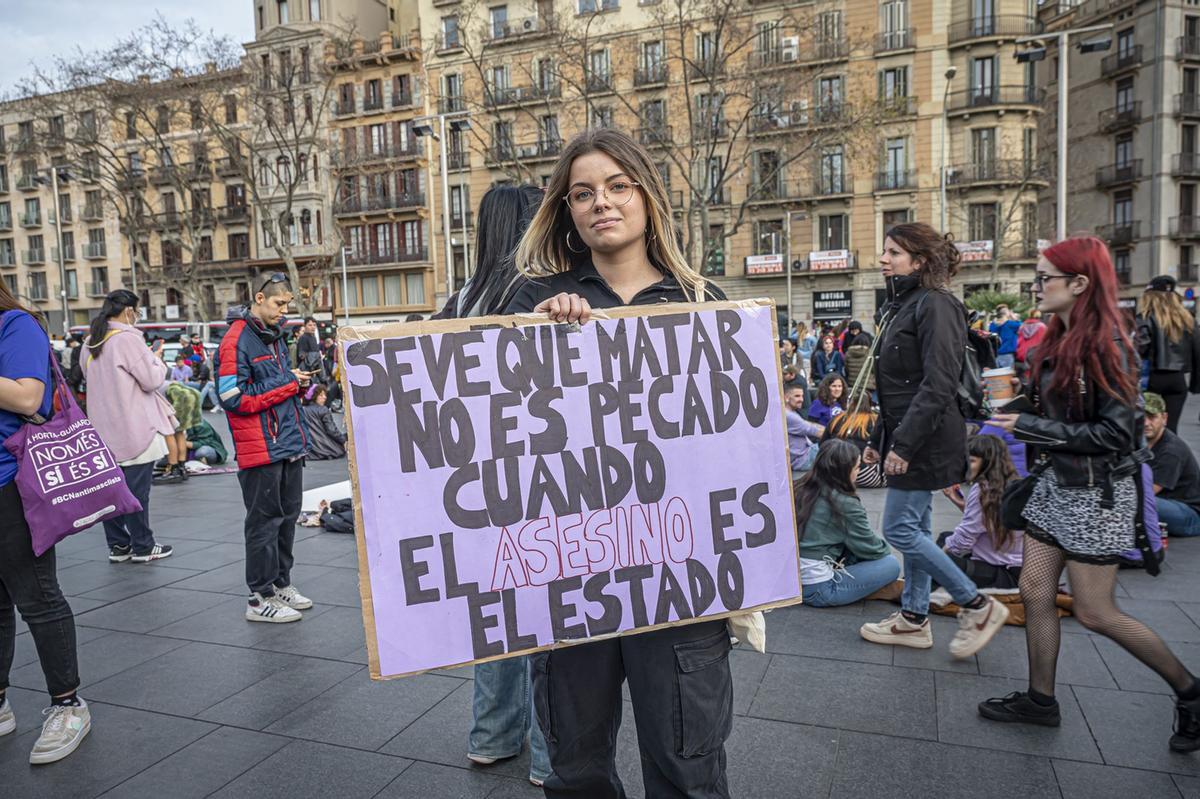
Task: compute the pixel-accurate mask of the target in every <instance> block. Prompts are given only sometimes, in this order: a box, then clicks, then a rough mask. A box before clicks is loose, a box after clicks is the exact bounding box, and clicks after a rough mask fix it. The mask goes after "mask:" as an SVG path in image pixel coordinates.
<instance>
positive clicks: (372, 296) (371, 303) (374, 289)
mask: <svg viewBox="0 0 1200 799" xmlns="http://www.w3.org/2000/svg"><path fill="white" fill-rule="evenodd" d="M359 286H360V287H361V288H362V304H363V307H365V308H375V307H377V306H378V305H379V277H378V276H377V275H367V276H364V277H361V278H359Z"/></svg>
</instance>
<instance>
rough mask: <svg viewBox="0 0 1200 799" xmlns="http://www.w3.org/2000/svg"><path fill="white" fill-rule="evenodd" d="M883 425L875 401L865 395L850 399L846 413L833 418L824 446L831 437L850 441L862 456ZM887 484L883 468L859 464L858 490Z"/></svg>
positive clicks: (826, 430)
mask: <svg viewBox="0 0 1200 799" xmlns="http://www.w3.org/2000/svg"><path fill="white" fill-rule="evenodd" d="M878 422H879V414H877V413H875V411H874V409H872V408H871V398H870V397H868V396H867V395H865V394H863V395H861V396H859V397H858V399H857V400H853V399H852V400H848V401H847V406H846V410H845V412H843V413H839V414H838V415H837V416H835V417H833V420H832V421H830V423H829V425H828V426H827V427H826V428H825V434H824V435H823V436H822V437H821V441H822V443H824V442H826V441H828V440H829V439H831V438H840V439H842V440H844V441H849V442H850V443H851V444H853V445H854V446H856V447H858V451H859V453H860V454H861V453H862V452H863V451H864V450H866V448H867V445H868V444H869V443H870V441H871V436H872V434H874V432H875V425H876V424H877V423H878ZM886 484H887V480H886V478H885V477H884V476H883V467H882V466H881V465H880V464H878V463H872V464H866V463H860V464H859V465H858V476H857V477H856V478H855V481H854V486H855V488H883V487H884V486H885V485H886Z"/></svg>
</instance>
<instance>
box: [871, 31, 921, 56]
mask: <svg viewBox="0 0 1200 799" xmlns="http://www.w3.org/2000/svg"><path fill="white" fill-rule="evenodd" d="M916 46H917V29H916V28H901V29H900V30H895V31H883V32H881V33H879V34H877V35H876V36H875V52H876V53H890V52H892V51H894V50H908V49H910V48H913V47H916Z"/></svg>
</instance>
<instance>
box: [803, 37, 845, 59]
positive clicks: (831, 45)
mask: <svg viewBox="0 0 1200 799" xmlns="http://www.w3.org/2000/svg"><path fill="white" fill-rule="evenodd" d="M849 57H850V40H849V39H846V38H844V37H822V38H818V39H817V40H816V41H813V42H812V43H811V44H809V46H808V47H807V49H806V48H805V47H804V46H803V45H801V47H800V58H799V60H800V61H804V62H806V63H811V62H814V61H841V60H842V59H846V58H849Z"/></svg>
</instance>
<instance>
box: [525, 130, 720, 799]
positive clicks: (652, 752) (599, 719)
mask: <svg viewBox="0 0 1200 799" xmlns="http://www.w3.org/2000/svg"><path fill="white" fill-rule="evenodd" d="M516 264H517V268H518V269H519V270H520V271H521V272H522V273H523V274H524V275H525V276H526V277H529V278H530V280H529V281H527V282H526V283H525V284H524V285H523V286H521V288H520V289H518V291H517V294H516V296H515V297H514V298H513V300H512V302H510V303H509V304H508V307H507V309H506V311H507V312H508V313H529V312H534V313H546V314H548V315H549V316H550V318H551V319H553V320H554V321H557V322H579V323H581V324H582V323H585V322H587V321H588V319H589V318H590V317H591V309H592V308H593V307H596V308H611V307H615V306H622V305H640V306H649V305H660V304H662V303H663V302H703V301H705V300H720V299H724V298H725V297H724V294H723V293H722V292H721V290H720V289H718V288H717V287H716V286H713V285H711V284H709V283H708V281H707V280H705V278H704V277H703V276H701V275H700V274H699V273H698V272H697V271H696V270H695V269H694V268H693V267H692V266H691V264H689V263H688V261H687V259H686V258H685V257H684V255H683V253H682V252H681V250H680V248H679V244H678V242H677V240H676V237H675V222H674V219H673V218H672V213H671V206H670V200H669V199H668V194H667V190H666V188H665V187H664V185H663V181H662V177H661V174H660V173H659V171H658V168H657V167H656V166H655V163H654V160H653V159H652V158H651V156H650V153H649V152H647V151H646V149H645V148H644V147H642V146H641V145H639V144H637V143H636V142H635V141H634V140H633V139H632V138H630V136H629V135H628V134H627V133H624V132H622V131H619V130H615V129H612V128H596V129H591V130H588V131H586V132H584V133H581V134H579V135H577V136H576V137H575V138H573V139H572V140H571V141H570V142H569V143H568V144H567V145H566V147H565V148H564V150H563V152H562V154H561V155H560V156H559V159H558V161H557V162H556V163H555V165H554V170H553V172H552V173H551V176H550V181H549V185H548V186H547V188H546V195H545V200H544V202H543V203H542V205H541V207H540V208H539V209H538V212H537V215H536V216H535V217H534V219H533V222H532V223H531V224H530V226H529V229H528V230H527V231H526V232H525V235H524V236H523V237H522V239H521V243H520V246H519V247H518V248H517V256H516ZM729 650H730V642H729V631H728V629H727V627H726V623H725V620H724V619H720V620H712V621H701V622H695V623H692V624H685V625H677V626H671V627H665V628H663V629H660V630H653V631H650V632H643V633H639V634H637V635H628V636H618V637H611V638H607V639H605V640H600V641H591V642H588V643H583V644H578V645H575V646H568V647H562V648H558V649H553V650H550V651H548V652H540V653H538V654H536V655H534V656H533V687H534V701H535V703H536V706H537V716H538V722H539V724H540V725H541V728H542V732H543V733H545V736H546V743H547V744H548V745H549V750H550V765H551V767H552V768H553V773H552V774H551V775H550V777H549V778H548V779H547V780H546V783H545V785H544V787H543V790H544V792H545V795H546V796H547V797H548V798H549V799H567V797H588V799H618V797H623V796H625V789H624V787H623V786H622V785H621V780H620V778H619V777H618V776H617V771H616V763H615V756H616V741H617V731H618V729H619V727H620V723H621V701H622V697H621V684H622V682H623V681H626V680H627V681H628V683H629V697H630V700H631V701H632V703H633V713H634V720H635V722H636V724H637V739H638V749H639V750H640V752H641V765H642V783H643V785H644V786H645V794H646V796H653V797H668V796H673V797H683V796H686V797H692V799H718V798H720V799H723V798H725V797H728V796H729V795H730V793H729V784H728V780H727V777H726V773H725V740H726V738H728V737H729V732H730V730H731V729H732V724H733V678H732V676H731V674H730V672H729ZM681 719H682V720H683V721H681Z"/></svg>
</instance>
